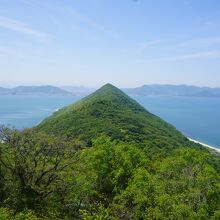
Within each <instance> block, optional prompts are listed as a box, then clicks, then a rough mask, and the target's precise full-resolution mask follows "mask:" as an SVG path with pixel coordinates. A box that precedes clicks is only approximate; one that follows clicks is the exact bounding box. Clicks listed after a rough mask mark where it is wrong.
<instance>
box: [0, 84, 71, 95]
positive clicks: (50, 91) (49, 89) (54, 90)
mask: <svg viewBox="0 0 220 220" xmlns="http://www.w3.org/2000/svg"><path fill="white" fill-rule="evenodd" d="M0 95H71V93H70V92H68V91H65V90H63V89H60V88H58V87H55V86H18V87H15V88H12V89H6V88H0Z"/></svg>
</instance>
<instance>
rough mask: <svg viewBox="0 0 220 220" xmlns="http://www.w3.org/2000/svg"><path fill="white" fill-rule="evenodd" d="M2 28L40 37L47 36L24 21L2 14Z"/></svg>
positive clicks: (0, 17) (0, 22)
mask: <svg viewBox="0 0 220 220" xmlns="http://www.w3.org/2000/svg"><path fill="white" fill-rule="evenodd" d="M0 28H5V29H8V30H11V31H16V32H20V33H23V34H27V35H30V36H32V37H35V38H40V39H43V38H45V37H46V34H44V33H42V32H39V31H36V30H34V29H32V28H30V27H28V26H27V25H25V24H24V23H22V22H19V21H17V20H14V19H10V18H7V17H2V16H0Z"/></svg>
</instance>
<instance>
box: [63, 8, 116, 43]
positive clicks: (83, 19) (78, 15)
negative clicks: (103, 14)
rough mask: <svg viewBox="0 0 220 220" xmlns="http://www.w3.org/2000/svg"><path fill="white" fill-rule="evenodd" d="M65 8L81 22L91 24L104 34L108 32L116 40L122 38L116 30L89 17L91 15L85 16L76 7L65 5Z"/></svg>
mask: <svg viewBox="0 0 220 220" xmlns="http://www.w3.org/2000/svg"><path fill="white" fill-rule="evenodd" d="M63 10H64V12H65V13H66V14H68V15H69V16H72V17H74V18H76V19H77V20H79V21H80V22H82V23H84V24H86V25H87V26H89V27H91V28H93V29H95V30H97V31H99V32H101V33H103V34H106V35H108V36H110V37H111V38H113V39H115V40H118V39H120V35H119V34H118V33H116V32H115V31H112V30H110V29H109V28H106V27H104V26H102V25H101V24H99V23H97V22H96V21H94V20H92V19H91V18H89V17H87V16H85V15H84V14H82V13H80V12H78V11H76V10H75V9H74V8H72V7H64V8H63Z"/></svg>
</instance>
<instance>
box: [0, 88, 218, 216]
mask: <svg viewBox="0 0 220 220" xmlns="http://www.w3.org/2000/svg"><path fill="white" fill-rule="evenodd" d="M0 138H1V143H0V204H1V206H0V219H3V220H6V219H16V220H23V219H28V220H32V219H36V220H39V219H57V220H61V219H67V220H68V219H85V220H89V219H140V220H142V219H143V220H144V219H155V220H157V219H161V220H164V219H192V220H194V219H220V161H219V159H220V158H219V155H218V154H214V153H213V152H209V151H208V150H206V149H205V148H203V147H201V146H200V145H198V144H195V143H192V142H190V141H189V140H188V139H187V138H186V137H184V136H183V135H182V134H181V133H180V132H179V131H177V130H176V129H175V128H174V127H173V126H172V125H170V124H168V123H166V122H164V121H163V120H162V119H160V118H159V117H157V116H155V115H153V114H151V113H149V112H148V111H146V110H145V109H144V108H143V107H141V106H140V105H139V104H138V103H136V102H135V101H134V100H132V99H131V98H130V97H128V96H127V95H125V94H124V93H123V92H121V91H120V90H118V89H117V88H116V87H114V86H112V85H110V84H107V85H105V86H104V87H102V88H101V89H100V90H98V91H96V92H95V93H93V94H91V95H90V96H88V97H86V98H84V99H83V100H81V101H79V102H78V103H76V104H74V105H71V106H68V107H66V108H64V109H61V110H60V111H58V112H56V113H54V115H52V116H51V117H49V118H47V119H46V120H45V121H43V122H42V123H41V124H40V125H38V126H37V127H35V128H33V129H27V130H23V131H16V130H13V129H9V128H6V127H2V128H1V130H0Z"/></svg>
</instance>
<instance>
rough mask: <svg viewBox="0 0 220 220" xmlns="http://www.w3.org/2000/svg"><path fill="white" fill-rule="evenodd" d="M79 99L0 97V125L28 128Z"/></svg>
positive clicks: (69, 97) (63, 97) (64, 97)
mask: <svg viewBox="0 0 220 220" xmlns="http://www.w3.org/2000/svg"><path fill="white" fill-rule="evenodd" d="M79 99H80V97H75V96H67V97H66V96H13V95H12V96H0V124H4V125H10V126H13V127H15V128H18V129H23V128H29V127H32V126H34V125H36V124H38V123H39V122H40V121H42V120H43V119H44V118H45V117H47V116H49V115H51V114H52V113H53V112H55V111H56V110H58V109H59V108H61V107H63V106H66V105H69V104H71V103H74V102H76V101H77V100H79Z"/></svg>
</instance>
